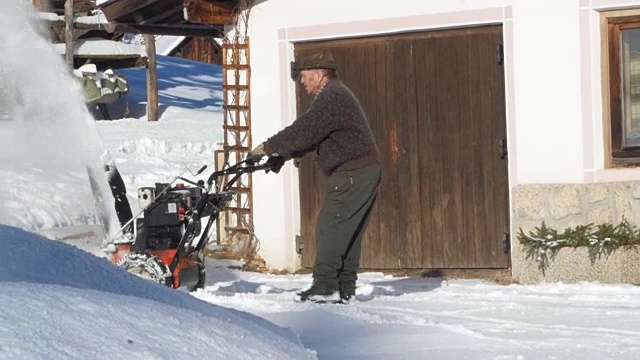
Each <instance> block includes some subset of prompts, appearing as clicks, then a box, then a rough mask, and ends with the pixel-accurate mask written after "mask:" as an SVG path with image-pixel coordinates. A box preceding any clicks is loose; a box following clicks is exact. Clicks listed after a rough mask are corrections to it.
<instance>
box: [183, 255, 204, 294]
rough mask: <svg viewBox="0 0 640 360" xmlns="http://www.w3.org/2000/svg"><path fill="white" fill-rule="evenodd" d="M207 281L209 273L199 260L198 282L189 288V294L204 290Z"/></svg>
mask: <svg viewBox="0 0 640 360" xmlns="http://www.w3.org/2000/svg"><path fill="white" fill-rule="evenodd" d="M206 280H207V273H206V269H205V267H204V264H203V263H202V261H201V260H200V259H198V282H197V283H196V284H195V285H193V286H192V287H189V288H187V290H189V292H192V291H196V290H198V289H203V288H204V283H205V281H206Z"/></svg>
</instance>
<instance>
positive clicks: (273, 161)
mask: <svg viewBox="0 0 640 360" xmlns="http://www.w3.org/2000/svg"><path fill="white" fill-rule="evenodd" d="M285 161H286V160H285V159H284V157H282V156H271V157H269V158H268V159H267V161H265V163H264V165H265V166H267V169H266V170H265V172H266V173H269V171H273V173H274V174H277V173H279V172H280V169H282V166H284V163H285Z"/></svg>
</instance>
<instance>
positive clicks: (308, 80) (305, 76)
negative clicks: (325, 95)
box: [300, 69, 322, 95]
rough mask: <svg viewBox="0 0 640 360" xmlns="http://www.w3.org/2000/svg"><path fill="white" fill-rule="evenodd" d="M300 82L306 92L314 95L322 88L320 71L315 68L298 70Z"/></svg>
mask: <svg viewBox="0 0 640 360" xmlns="http://www.w3.org/2000/svg"><path fill="white" fill-rule="evenodd" d="M300 82H301V83H302V85H304V88H305V89H306V90H307V94H313V95H316V94H317V93H318V92H319V91H320V89H321V88H322V71H320V70H317V69H310V70H300Z"/></svg>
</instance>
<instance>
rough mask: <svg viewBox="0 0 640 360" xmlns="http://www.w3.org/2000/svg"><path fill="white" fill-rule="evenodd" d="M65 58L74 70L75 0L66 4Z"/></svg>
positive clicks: (69, 0)
mask: <svg viewBox="0 0 640 360" xmlns="http://www.w3.org/2000/svg"><path fill="white" fill-rule="evenodd" d="M64 22H65V27H64V43H65V51H64V58H65V60H66V62H67V65H68V66H69V68H71V69H73V0H67V1H66V2H65V4H64Z"/></svg>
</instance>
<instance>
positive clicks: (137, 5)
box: [99, 0, 165, 21]
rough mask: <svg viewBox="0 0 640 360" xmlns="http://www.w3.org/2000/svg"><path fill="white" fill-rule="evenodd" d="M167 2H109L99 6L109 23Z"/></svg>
mask: <svg viewBox="0 0 640 360" xmlns="http://www.w3.org/2000/svg"><path fill="white" fill-rule="evenodd" d="M158 1H165V0H127V1H122V0H119V1H117V0H116V1H114V0H112V1H108V2H106V3H103V4H101V5H100V6H99V8H100V10H102V13H103V14H104V16H105V17H106V18H107V20H109V21H114V20H115V19H117V18H119V17H122V16H127V15H129V14H132V13H134V12H136V11H138V10H140V9H142V8H145V7H147V6H149V5H152V4H154V3H157V2H158Z"/></svg>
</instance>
